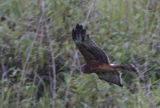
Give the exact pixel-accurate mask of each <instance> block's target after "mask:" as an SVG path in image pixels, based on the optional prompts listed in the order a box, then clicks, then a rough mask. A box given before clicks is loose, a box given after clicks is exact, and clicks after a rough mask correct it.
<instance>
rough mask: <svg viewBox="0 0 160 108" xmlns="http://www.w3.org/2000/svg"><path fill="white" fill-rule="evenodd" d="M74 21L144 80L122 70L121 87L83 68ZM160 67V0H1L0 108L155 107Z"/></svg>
mask: <svg viewBox="0 0 160 108" xmlns="http://www.w3.org/2000/svg"><path fill="white" fill-rule="evenodd" d="M77 23H81V24H84V25H86V26H87V33H89V34H90V35H91V38H92V39H93V40H94V41H95V42H96V43H97V44H98V45H99V46H100V47H101V48H103V49H104V50H105V52H106V53H107V55H108V56H109V58H110V61H111V62H112V63H117V64H120V63H134V64H136V66H137V67H138V69H139V70H140V73H141V74H142V77H143V78H144V79H145V81H141V80H140V79H139V78H137V77H136V75H130V74H127V75H126V74H124V76H123V83H124V85H125V87H124V88H120V87H118V86H116V85H113V84H109V83H107V82H105V81H101V80H99V79H98V77H97V75H96V74H89V75H87V74H83V73H81V72H79V70H78V68H79V67H80V64H82V63H83V62H84V60H83V57H82V55H81V54H80V53H79V52H78V57H77V50H76V49H75V45H74V43H73V41H72V38H71V31H72V29H73V28H74V27H75V26H76V24H77ZM159 66H160V1H159V0H115V1H113V0H112V1H111V0H99V1H98V0H88V1H85V0H66V1H64V0H57V1H56V0H44V1H43V0H41V1H40V0H33V1H25V0H12V1H10V0H1V1H0V108H44V107H45V108H51V107H52V108H65V107H66V108H67V107H68V108H158V107H160V67H159ZM55 70H56V71H55ZM55 72H56V73H55ZM55 75H56V80H55Z"/></svg>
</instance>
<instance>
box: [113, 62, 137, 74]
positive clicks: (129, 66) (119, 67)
mask: <svg viewBox="0 0 160 108" xmlns="http://www.w3.org/2000/svg"><path fill="white" fill-rule="evenodd" d="M111 67H112V68H113V69H115V70H117V71H123V70H126V71H132V72H136V73H138V70H137V69H136V67H135V66H134V65H133V64H121V65H115V64H111Z"/></svg>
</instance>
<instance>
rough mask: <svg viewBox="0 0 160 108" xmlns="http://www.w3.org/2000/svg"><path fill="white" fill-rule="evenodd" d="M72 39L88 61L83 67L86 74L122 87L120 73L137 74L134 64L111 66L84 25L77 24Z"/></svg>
mask: <svg viewBox="0 0 160 108" xmlns="http://www.w3.org/2000/svg"><path fill="white" fill-rule="evenodd" d="M72 38H73V40H74V43H75V44H76V46H77V48H78V49H79V51H80V52H81V54H82V55H83V57H84V59H85V61H86V63H85V64H83V65H82V67H81V69H82V71H83V72H84V73H88V74H89V73H96V74H97V75H98V77H99V78H100V79H101V80H105V81H107V82H110V83H113V84H116V85H119V86H121V87H122V86H123V84H122V80H121V73H119V71H123V70H127V71H133V72H137V70H136V68H135V66H134V65H133V64H121V65H116V64H110V61H109V58H108V57H107V55H106V54H105V52H104V51H103V50H102V49H101V48H99V47H98V46H97V45H96V43H95V42H93V41H92V40H91V39H90V37H89V35H88V34H86V30H85V29H84V28H83V26H82V25H79V24H77V26H76V28H75V29H73V30H72Z"/></svg>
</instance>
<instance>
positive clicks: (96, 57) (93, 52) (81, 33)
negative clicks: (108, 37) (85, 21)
mask: <svg viewBox="0 0 160 108" xmlns="http://www.w3.org/2000/svg"><path fill="white" fill-rule="evenodd" d="M72 38H73V40H74V42H75V44H76V46H77V48H78V49H79V50H80V52H81V54H82V55H83V56H84V58H85V61H86V62H90V61H97V62H98V61H99V62H103V63H107V64H109V58H108V57H107V55H106V54H105V52H104V51H103V50H102V49H101V48H99V47H98V46H97V45H96V43H95V42H93V41H92V40H91V39H90V38H89V35H86V30H85V29H83V26H82V25H79V24H77V26H76V28H75V29H73V31H72Z"/></svg>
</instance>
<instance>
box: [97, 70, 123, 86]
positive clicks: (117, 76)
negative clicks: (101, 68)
mask: <svg viewBox="0 0 160 108" xmlns="http://www.w3.org/2000/svg"><path fill="white" fill-rule="evenodd" d="M96 74H97V75H98V77H99V79H101V80H105V81H107V82H110V83H113V84H116V85H119V86H120V87H123V84H122V78H121V73H119V72H118V71H116V70H114V71H108V72H97V73H96Z"/></svg>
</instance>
